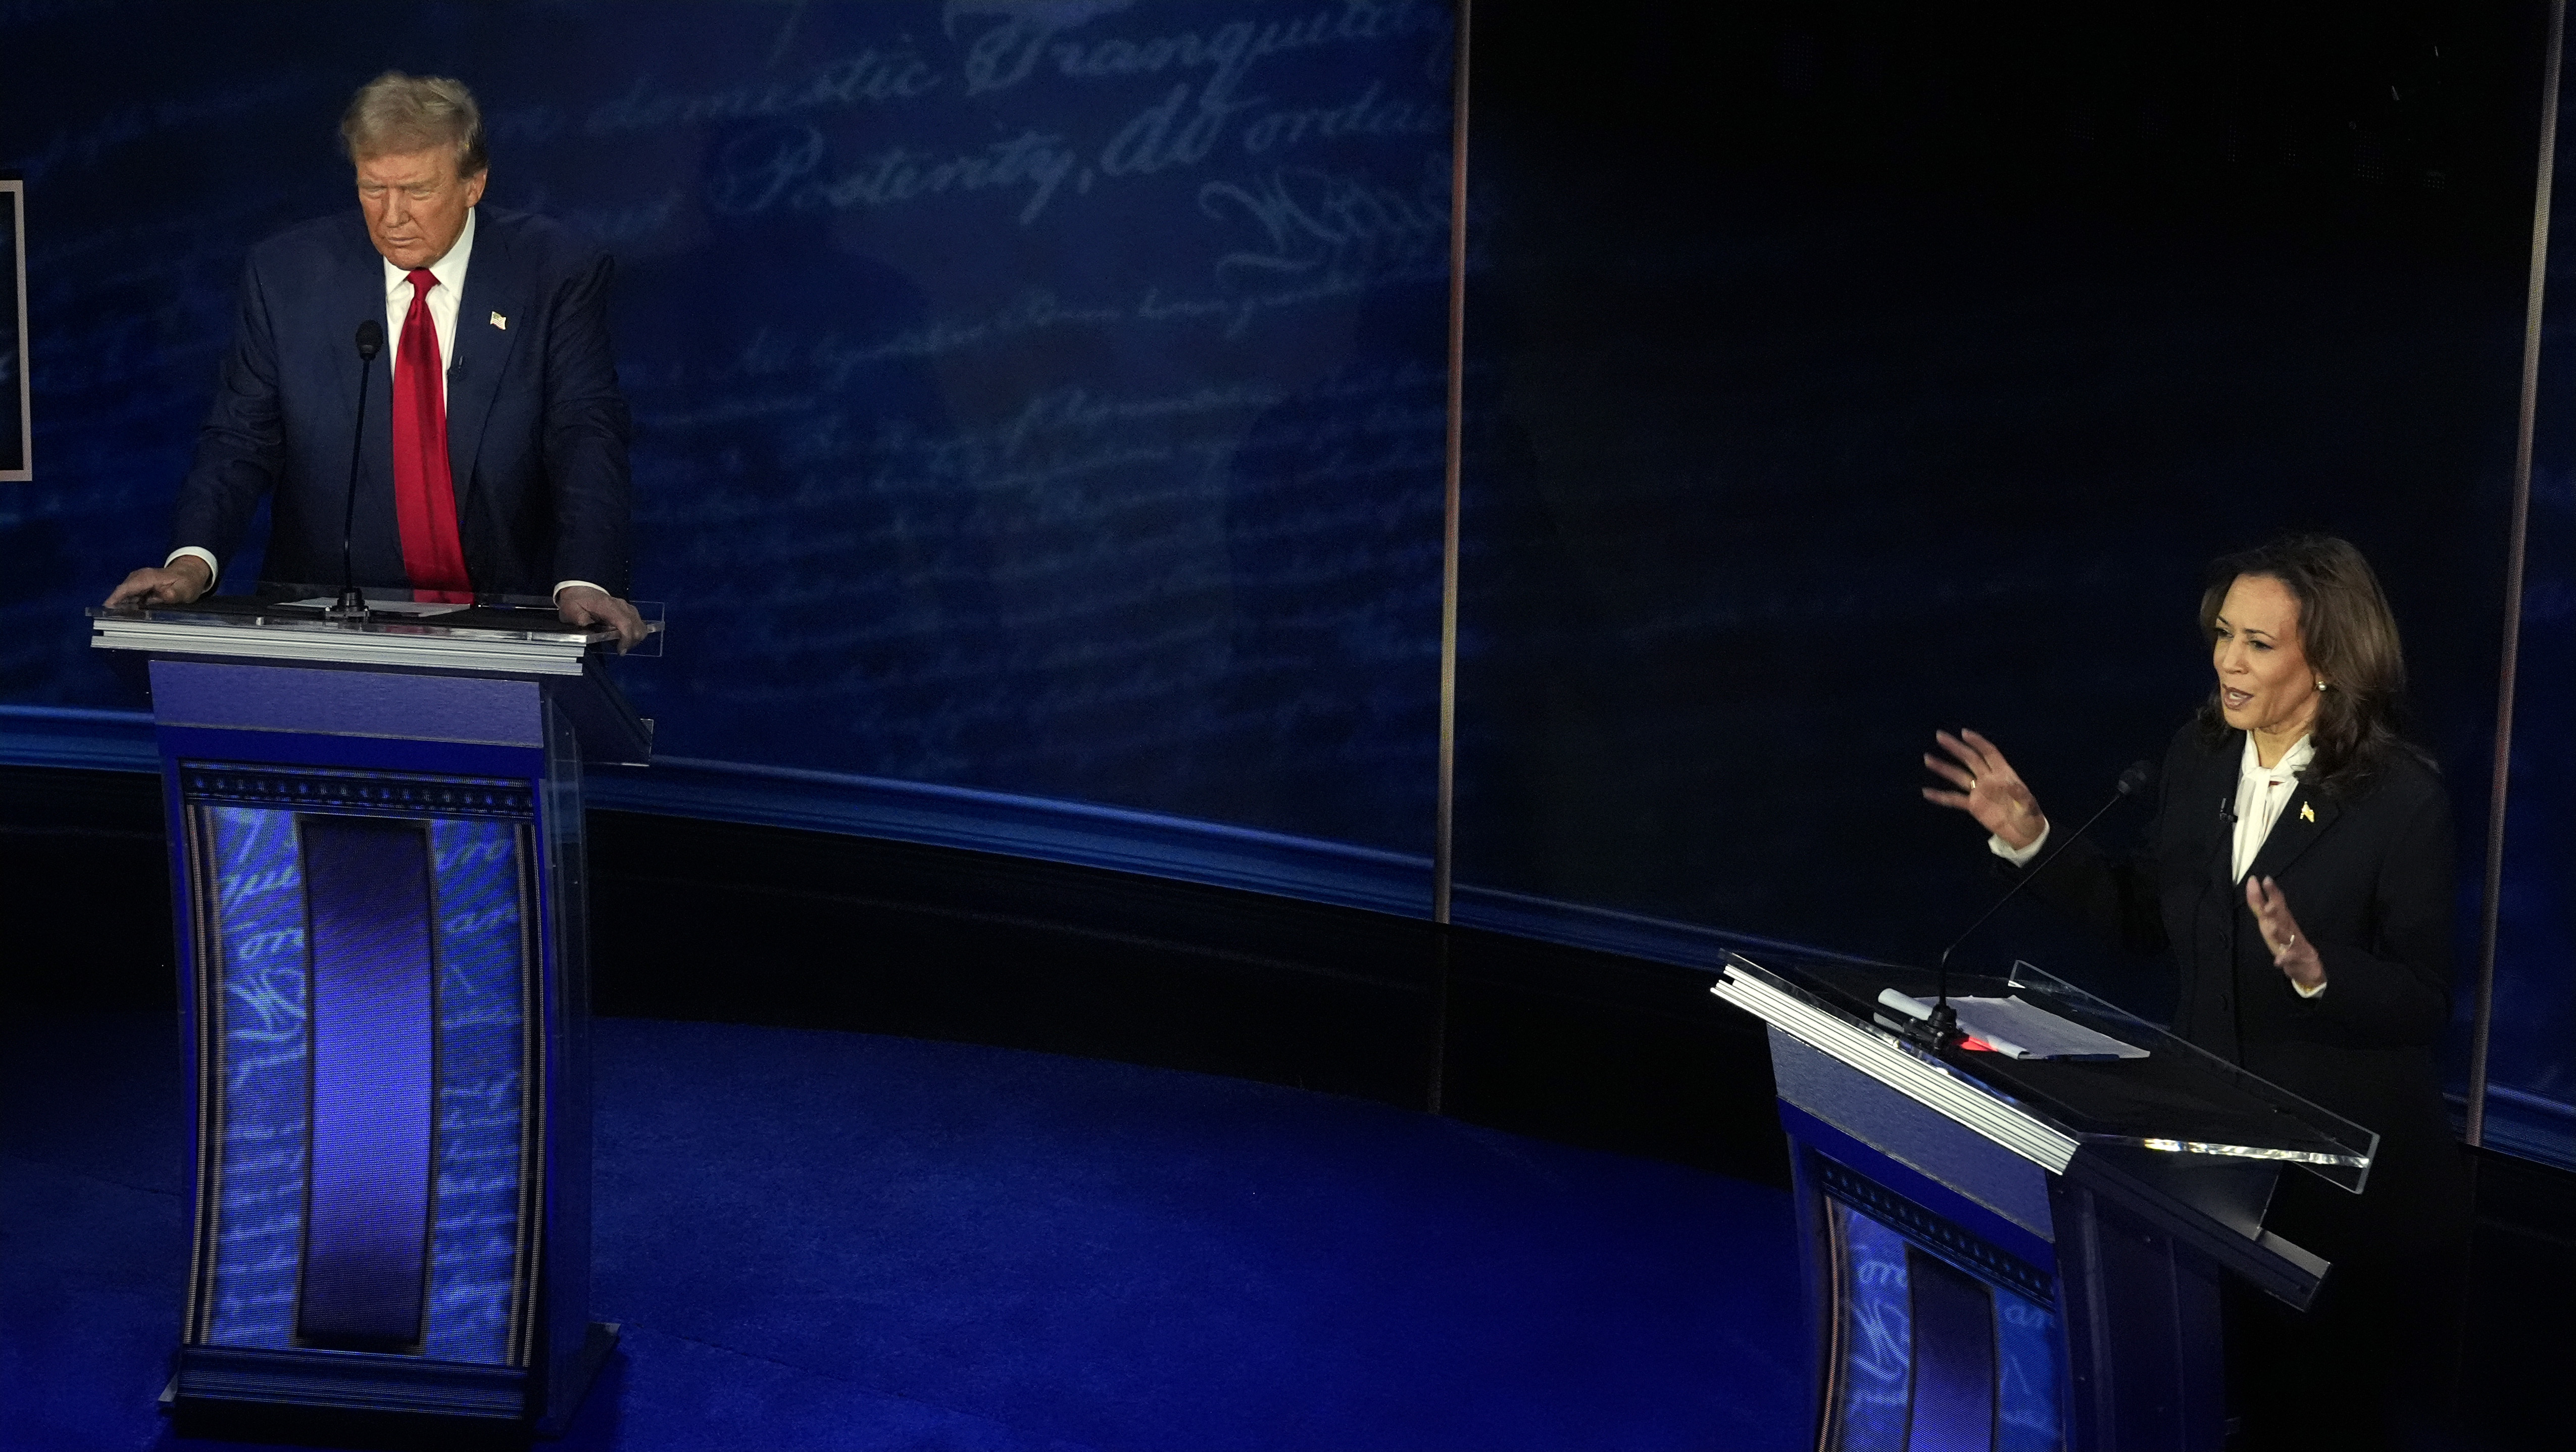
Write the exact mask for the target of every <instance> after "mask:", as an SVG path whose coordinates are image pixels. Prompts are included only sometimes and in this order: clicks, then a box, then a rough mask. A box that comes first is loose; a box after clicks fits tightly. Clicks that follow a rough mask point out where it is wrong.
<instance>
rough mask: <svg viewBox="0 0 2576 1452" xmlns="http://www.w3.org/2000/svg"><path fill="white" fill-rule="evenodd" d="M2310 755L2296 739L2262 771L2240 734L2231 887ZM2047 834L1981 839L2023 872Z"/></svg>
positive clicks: (2259, 847)
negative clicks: (2025, 841) (2020, 843)
mask: <svg viewBox="0 0 2576 1452" xmlns="http://www.w3.org/2000/svg"><path fill="white" fill-rule="evenodd" d="M2316 755H2317V743H2316V738H2315V737H2313V736H2302V737H2300V738H2299V739H2298V740H2297V741H2294V742H2292V743H2291V744H2290V749H2289V750H2287V751H2284V752H2282V753H2281V759H2280V760H2279V761H2277V762H2274V763H2273V764H2272V765H2270V766H2265V765H2263V762H2262V758H2261V757H2260V756H2259V755H2258V754H2257V753H2256V752H2255V750H2254V733H2253V732H2251V731H2248V732H2246V733H2245V755H2244V756H2243V757H2242V758H2240V760H2239V764H2238V766H2237V768H2236V840H2235V841H2234V843H2233V844H2231V849H2230V852H2229V855H2228V863H2229V869H2228V872H2229V876H2231V877H2232V878H2234V880H2236V881H2237V882H2239V883H2242V882H2243V881H2244V880H2245V873H2246V871H2247V870H2248V869H2249V868H2251V867H2253V865H2254V859H2255V858H2256V857H2257V856H2258V855H2260V854H2261V853H2262V851H2263V843H2264V841H2265V839H2267V838H2269V837H2270V836H2271V835H2272V828H2273V827H2274V826H2275V825H2276V824H2278V823H2279V822H2280V820H2281V810H2282V808H2284V807H2287V806H2288V805H2289V804H2290V798H2291V797H2293V796H2296V795H2298V790H2299V770H2300V768H2302V767H2304V766H2306V765H2307V764H2308V763H2309V762H2311V761H2314V760H2315V759H2316ZM2048 830H2049V829H2048V824H2046V823H2042V824H2041V825H2040V829H2039V835H2038V836H2036V837H2033V838H2032V839H2030V845H2029V846H2027V847H2015V846H2013V845H2012V844H2011V843H2009V842H2006V841H2005V840H2004V839H2003V836H2002V834H2001V833H1996V834H1993V835H1990V836H1988V837H1987V838H1986V850H1987V851H1989V852H1992V853H1994V854H1995V855H1996V856H1997V857H2000V858H2002V859H2003V860H2005V861H2006V862H2009V863H2011V864H2012V865H2013V866H2015V867H2028V866H2029V865H2030V864H2031V860H2032V859H2033V858H2036V857H2037V856H2039V852H2040V849H2041V848H2043V847H2046V846H2047V845H2048ZM2290 986H2291V987H2292V988H2294V989H2296V990H2298V994H2299V996H2300V997H2301V998H2314V997H2316V996H2317V995H2318V994H2320V993H2323V992H2325V991H2326V986H2325V985H2324V984H2322V983H2320V984H2318V985H2317V986H2316V987H2314V988H2309V987H2306V986H2304V985H2302V984H2300V983H2298V982H2296V981H2293V982H2292V983H2291V984H2290Z"/></svg>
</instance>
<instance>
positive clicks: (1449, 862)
mask: <svg viewBox="0 0 2576 1452" xmlns="http://www.w3.org/2000/svg"><path fill="white" fill-rule="evenodd" d="M2558 3H2560V4H2562V5H2563V4H2565V3H2566V0H2558ZM1474 9H1475V0H1458V42H1457V51H1458V55H1457V60H1456V62H1455V66H1454V69H1453V71H1452V74H1451V75H1450V77H1449V86H1450V99H1449V438H1448V448H1447V459H1446V461H1445V469H1444V471H1443V478H1442V481H1441V493H1442V501H1441V502H1442V519H1441V526H1440V529H1441V533H1440V785H1439V794H1438V805H1437V806H1436V807H1435V808H1434V813H1433V820H1432V826H1431V920H1432V921H1433V922H1435V923H1446V922H1448V921H1449V884H1450V878H1451V875H1452V873H1453V872H1454V871H1455V868H1456V856H1455V854H1454V852H1453V851H1452V850H1451V846H1450V829H1451V823H1452V818H1453V815H1454V812H1453V808H1454V807H1455V805H1456V799H1457V771H1458V497H1459V494H1458V480H1459V473H1460V468H1461V465H1462V460H1461V457H1460V455H1461V452H1462V450H1463V447H1464V443H1465V440H1466V400H1467V392H1466V363H1467V360H1466V354H1467V22H1468V19H1469V16H1470V14H1471V13H1472V12H1473V11H1474ZM2551 74H2553V75H2555V74H2556V73H2555V72H2554V71H2553V72H2552V73H2551Z"/></svg>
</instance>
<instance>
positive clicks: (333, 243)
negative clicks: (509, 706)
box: [107, 71, 644, 644]
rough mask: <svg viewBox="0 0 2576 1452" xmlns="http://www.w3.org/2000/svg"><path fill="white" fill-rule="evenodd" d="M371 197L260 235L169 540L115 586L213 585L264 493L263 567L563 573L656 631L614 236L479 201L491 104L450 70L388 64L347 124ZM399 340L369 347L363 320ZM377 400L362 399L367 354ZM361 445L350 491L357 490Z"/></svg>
mask: <svg viewBox="0 0 2576 1452" xmlns="http://www.w3.org/2000/svg"><path fill="white" fill-rule="evenodd" d="M340 132H341V137H342V139H343V140H344V142H345V143H346V144H347V148H348V152H349V157H350V160H351V161H352V162H353V163H354V164H355V166H356V169H357V182H358V209H359V215H358V216H356V217H351V216H348V215H346V214H343V215H341V216H337V217H325V218H322V219H319V220H317V221H312V222H307V223H305V224H303V225H302V226H299V227H295V228H291V229H289V230H288V231H285V232H282V233H280V234H278V235H277V236H275V237H271V238H269V239H268V240H267V241H265V242H262V243H260V244H259V245H258V246H257V247H256V248H254V249H252V252H251V256H250V263H249V266H248V267H247V268H246V269H245V271H244V274H243V278H242V289H241V300H240V315H239V318H238V321H237V322H236V325H235V332H234V337H233V346H232V352H231V354H230V355H229V356H228V357H227V358H226V359H225V361H224V365H223V370H222V374H221V377H220V380H219V386H218V389H217V393H216V397H215V404H214V407H213V408H212V409H211V410H210V411H209V412H208V413H207V416H206V422H205V425H204V427H203V428H202V429H201V430H200V432H199V435H198V440H197V455H196V461H195V463H194V465H193V466H192V467H191V468H190V469H189V471H188V477H187V479H186V481H185V482H183V483H182V484H181V485H180V489H179V502H178V509H177V512H176V519H175V522H174V524H173V526H172V531H171V533H172V544H173V546H174V547H173V549H172V550H171V552H170V554H169V556H168V557H167V558H166V559H164V560H163V561H162V563H161V565H160V566H159V567H157V568H151V569H142V570H137V571H135V572H134V573H133V574H131V575H129V576H127V577H126V579H125V582H124V583H123V584H121V585H119V586H118V587H117V588H116V590H115V592H114V593H113V594H111V595H109V597H108V600H107V603H108V604H109V605H110V606H121V605H122V606H141V605H172V604H185V603H187V602H189V601H191V600H194V599H196V598H197V597H198V596H200V595H202V594H204V593H205V592H206V591H207V590H209V589H211V588H213V585H214V583H215V579H216V576H217V575H218V574H219V573H220V562H221V560H222V559H223V557H224V556H225V555H227V554H229V553H230V552H231V551H232V550H233V549H235V548H236V547H237V546H238V545H239V544H240V542H241V536H242V533H243V530H244V529H245V527H246V526H247V525H248V523H249V521H250V518H251V516H252V514H253V512H254V511H255V510H256V509H257V507H258V504H259V501H260V498H261V496H263V495H266V494H271V493H272V491H273V501H272V504H271V526H270V531H269V545H268V555H267V560H266V565H265V569H264V574H265V575H266V576H267V577H268V578H270V579H273V580H290V581H298V582H305V583H311V584H314V585H317V586H321V587H324V588H325V589H326V592H327V590H328V589H329V588H336V584H337V582H338V581H339V580H340V577H341V571H342V564H341V555H342V548H343V544H342V539H343V520H344V518H351V519H353V520H354V523H353V525H352V526H351V527H350V528H349V530H348V543H347V550H348V556H349V570H350V573H351V574H352V575H353V576H354V578H355V582H356V583H358V584H360V585H362V586H363V585H373V586H379V587H395V588H410V589H414V590H428V591H443V592H451V593H454V594H456V595H457V596H458V598H460V599H461V598H463V597H464V596H465V595H466V594H467V593H480V594H521V595H550V596H551V597H552V598H553V599H554V602H555V605H556V609H557V612H558V613H559V614H560V615H561V616H562V618H563V619H564V620H566V621H568V622H571V623H573V624H577V625H586V626H591V627H595V628H603V629H614V630H616V631H617V632H618V635H619V637H620V639H621V641H622V642H624V643H626V644H632V643H634V642H635V641H637V640H640V639H642V638H643V634H644V627H643V624H642V622H641V620H640V619H639V618H638V616H637V614H636V612H635V610H634V607H632V606H630V605H628V604H627V603H626V601H625V600H624V599H623V598H621V597H622V596H623V595H624V594H625V593H626V590H627V579H628V558H627V555H628V546H627V535H628V515H629V492H630V490H629V473H628V467H627V457H626V444H627V435H628V432H629V419H628V414H627V408H626V401H625V398H624V397H623V396H622V395H621V394H620V393H619V392H618V388H617V371H616V366H615V360H614V358H613V357H612V355H611V353H610V349H609V342H608V283H609V277H610V273H611V264H610V261H609V259H608V257H607V255H606V254H605V253H603V252H601V251H599V249H597V248H596V247H593V246H592V245H590V244H589V243H587V242H585V241H583V240H582V239H580V238H579V237H577V236H575V235H574V234H573V233H572V232H570V231H569V230H567V229H565V228H563V227H561V226H558V225H556V224H555V223H553V222H550V221H547V220H546V219H544V218H542V217H533V216H528V215H525V214H522V213H515V212H505V211H501V210H498V209H494V208H481V207H478V206H477V204H478V203H479V202H480V201H481V200H482V198H483V190H484V184H485V181H486V180H487V175H488V157H487V154H486V151H485V147H484V139H483V124H482V118H481V114H480V112H479V111H478V109H477V108H476V106H475V103H474V97H473V95H472V93H471V92H469V91H467V90H466V88H465V87H464V86H463V85H462V84H460V83H458V82H456V81H453V80H448V79H444V78H440V77H414V76H407V75H404V74H402V73H401V72H398V71H389V72H387V73H386V74H384V75H382V76H379V77H377V78H376V79H375V80H373V81H371V82H369V83H368V84H367V85H366V86H365V87H364V88H362V89H361V90H360V91H359V92H358V94H357V96H356V98H355V99H353V100H352V101H351V102H350V105H349V110H348V112H347V114H346V115H345V116H344V117H343V118H342V120H341V124H340ZM371 320H372V321H374V322H375V323H376V324H377V326H378V327H380V328H381V329H382V330H383V333H382V336H383V339H384V340H385V342H386V343H388V344H390V346H387V347H384V348H383V349H382V351H381V352H380V353H379V354H378V356H377V357H376V358H375V359H374V360H373V361H372V362H369V361H362V354H361V349H362V346H363V345H362V344H361V343H360V342H359V341H358V334H359V333H360V332H361V325H362V324H366V323H368V322H370V321H371ZM361 369H368V370H372V374H373V376H372V377H371V378H369V379H368V380H367V387H366V388H365V390H364V392H365V395H366V410H367V412H366V418H365V419H364V420H363V427H362V421H361V420H360V418H359V417H358V400H359V396H360V393H361V389H360V386H359V385H360V370H361ZM353 440H355V445H354V446H355V448H356V449H357V451H358V478H357V484H356V493H355V495H354V499H353V497H352V496H351V495H350V494H348V493H347V491H348V489H349V487H350V484H349V467H350V465H349V460H350V452H351V449H352V447H353Z"/></svg>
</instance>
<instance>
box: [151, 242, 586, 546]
mask: <svg viewBox="0 0 2576 1452" xmlns="http://www.w3.org/2000/svg"><path fill="white" fill-rule="evenodd" d="M473 263H474V210H473V209H472V208H468V209H467V210H466V213H465V230H464V231H462V232H459V233H458V234H457V235H456V245H455V246H453V247H450V248H448V249H447V255H446V256H444V257H441V258H439V259H438V260H437V261H436V262H433V263H431V264H429V272H430V275H431V276H432V277H435V278H437V279H438V282H437V283H436V285H434V286H432V287H431V288H430V290H429V320H430V322H431V324H432V325H433V330H434V331H435V332H436V333H437V334H438V400H439V406H440V408H441V409H442V410H443V409H444V408H445V407H446V404H447V370H448V369H450V368H452V367H454V366H455V363H456V309H457V307H458V305H459V304H461V303H462V302H463V301H464V300H465V270H466V269H467V268H468V267H471V266H472V265H473ZM384 269H385V338H386V341H388V342H390V343H391V344H392V345H393V350H394V351H393V359H392V363H391V366H392V367H394V368H396V369H399V368H400V367H401V366H402V339H403V324H404V323H406V322H408V321H410V318H411V300H412V293H413V289H412V285H411V274H410V273H409V272H407V271H405V270H403V269H402V268H399V267H396V266H394V265H393V263H391V262H390V261H388V262H386V263H385V264H384ZM181 555H195V556H196V557H197V558H198V559H201V560H203V561H205V562H206V576H207V578H209V579H213V578H216V577H218V576H220V575H221V574H222V573H223V566H222V564H221V562H220V561H218V560H216V558H215V556H214V553H213V552H212V551H210V550H205V549H200V548H198V547H197V546H195V545H181V546H180V547H179V548H177V549H175V550H172V551H171V552H170V557H169V558H168V559H166V560H163V561H162V562H161V567H162V568H163V569H165V570H166V569H168V568H169V567H170V566H172V565H175V564H177V563H179V557H180V556H181ZM575 585H589V586H590V588H591V589H594V590H599V592H600V593H601V594H603V595H604V594H607V593H608V592H607V591H606V590H605V589H602V588H601V587H600V586H597V585H592V584H591V583H590V581H588V580H562V581H558V582H556V585H555V588H554V593H555V595H556V596H558V597H560V596H561V595H562V594H563V592H564V591H566V590H569V589H571V588H573V587H574V586H575Z"/></svg>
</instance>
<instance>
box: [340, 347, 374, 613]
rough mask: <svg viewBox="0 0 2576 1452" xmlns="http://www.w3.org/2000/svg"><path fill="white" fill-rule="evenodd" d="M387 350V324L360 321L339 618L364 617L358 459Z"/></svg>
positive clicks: (342, 527) (344, 509)
mask: <svg viewBox="0 0 2576 1452" xmlns="http://www.w3.org/2000/svg"><path fill="white" fill-rule="evenodd" d="M383 351H385V325H384V324H383V323H381V322H379V321H377V320H376V319H374V318H369V319H367V320H366V321H365V322H363V323H360V324H358V426H357V427H356V428H353V429H351V430H350V431H349V494H348V499H347V501H346V502H345V503H344V504H343V505H342V506H341V509H340V598H339V601H338V602H337V603H335V604H334V605H332V607H331V610H330V614H331V616H332V618H334V619H338V620H364V619H365V618H366V616H367V597H366V595H365V594H363V593H362V592H360V590H359V589H358V573H357V570H356V568H355V567H354V566H352V565H351V564H350V563H349V540H350V537H351V536H352V535H354V534H356V533H357V531H358V460H359V459H360V458H361V457H363V447H362V446H363V443H364V441H365V439H366V437H367V380H368V379H370V378H372V377H374V376H375V372H376V367H375V364H376V355H377V354H378V353H381V352H383Z"/></svg>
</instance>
